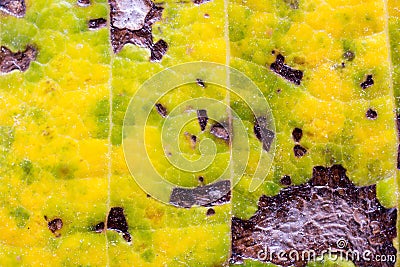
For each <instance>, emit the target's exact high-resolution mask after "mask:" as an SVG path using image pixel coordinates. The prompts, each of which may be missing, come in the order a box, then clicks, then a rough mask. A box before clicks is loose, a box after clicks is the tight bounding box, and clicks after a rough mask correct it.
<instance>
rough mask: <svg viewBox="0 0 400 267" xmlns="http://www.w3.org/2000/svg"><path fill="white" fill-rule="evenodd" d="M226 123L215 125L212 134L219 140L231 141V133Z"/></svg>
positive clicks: (211, 129)
mask: <svg viewBox="0 0 400 267" xmlns="http://www.w3.org/2000/svg"><path fill="white" fill-rule="evenodd" d="M227 128H228V125H227V124H226V123H219V122H216V123H214V124H213V125H212V126H211V128H210V133H211V134H212V135H214V136H215V137H217V138H220V139H223V140H225V141H229V131H228V129H227Z"/></svg>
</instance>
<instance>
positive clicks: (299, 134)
mask: <svg viewBox="0 0 400 267" xmlns="http://www.w3.org/2000/svg"><path fill="white" fill-rule="evenodd" d="M292 137H293V140H294V141H295V142H296V143H298V142H300V140H301V138H302V137H303V130H302V129H300V128H297V127H296V128H294V129H293V132H292Z"/></svg>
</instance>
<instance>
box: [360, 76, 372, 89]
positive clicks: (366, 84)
mask: <svg viewBox="0 0 400 267" xmlns="http://www.w3.org/2000/svg"><path fill="white" fill-rule="evenodd" d="M372 85H374V79H373V78H372V75H371V74H368V75H367V78H366V79H365V81H363V82H362V83H360V86H361V88H362V89H367V88H368V87H370V86H372Z"/></svg>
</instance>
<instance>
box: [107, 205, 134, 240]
mask: <svg viewBox="0 0 400 267" xmlns="http://www.w3.org/2000/svg"><path fill="white" fill-rule="evenodd" d="M107 229H108V230H114V231H117V232H118V233H121V234H122V235H123V238H124V239H125V240H127V241H128V242H130V240H131V235H130V234H129V232H128V222H127V221H126V218H125V214H124V209H123V208H121V207H112V208H111V210H110V212H109V213H108V216H107Z"/></svg>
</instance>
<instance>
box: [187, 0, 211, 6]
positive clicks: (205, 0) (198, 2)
mask: <svg viewBox="0 0 400 267" xmlns="http://www.w3.org/2000/svg"><path fill="white" fill-rule="evenodd" d="M192 2H193V4H195V5H196V6H199V5H202V4H205V3H208V2H211V0H192Z"/></svg>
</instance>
